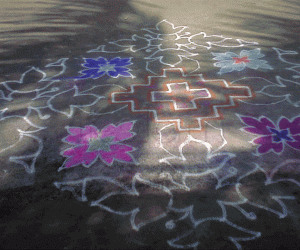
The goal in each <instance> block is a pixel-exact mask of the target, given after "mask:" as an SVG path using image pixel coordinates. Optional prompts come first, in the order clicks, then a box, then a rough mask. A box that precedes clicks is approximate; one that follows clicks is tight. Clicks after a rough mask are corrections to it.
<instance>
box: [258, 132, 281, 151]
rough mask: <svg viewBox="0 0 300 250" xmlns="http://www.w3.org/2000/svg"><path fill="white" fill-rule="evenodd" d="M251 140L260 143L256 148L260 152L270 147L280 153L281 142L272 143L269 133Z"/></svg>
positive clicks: (268, 149)
mask: <svg viewBox="0 0 300 250" xmlns="http://www.w3.org/2000/svg"><path fill="white" fill-rule="evenodd" d="M253 142H254V143H255V144H260V145H261V146H260V147H259V148H258V150H257V151H258V152H259V153H260V154H264V153H267V152H268V151H270V150H272V149H273V150H274V151H275V152H277V153H280V152H281V151H282V150H283V145H282V143H281V142H279V143H274V142H273V136H271V135H269V136H264V137H260V138H257V139H255V140H254V141H253Z"/></svg>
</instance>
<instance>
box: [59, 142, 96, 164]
mask: <svg viewBox="0 0 300 250" xmlns="http://www.w3.org/2000/svg"><path fill="white" fill-rule="evenodd" d="M87 149H88V145H84V146H81V147H76V148H70V149H67V150H66V151H64V152H63V153H62V155H63V156H67V157H69V159H67V160H66V162H65V164H64V165H65V168H71V167H75V166H78V165H80V164H83V165H84V166H88V167H89V166H90V165H92V163H93V162H94V161H95V160H96V158H97V155H98V152H86V151H87Z"/></svg>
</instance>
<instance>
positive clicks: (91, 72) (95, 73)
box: [76, 69, 105, 79]
mask: <svg viewBox="0 0 300 250" xmlns="http://www.w3.org/2000/svg"><path fill="white" fill-rule="evenodd" d="M80 73H81V74H83V76H80V77H77V78H76V79H87V78H93V79H96V78H99V77H101V76H103V75H104V74H105V71H100V72H99V69H87V70H82V71H80Z"/></svg>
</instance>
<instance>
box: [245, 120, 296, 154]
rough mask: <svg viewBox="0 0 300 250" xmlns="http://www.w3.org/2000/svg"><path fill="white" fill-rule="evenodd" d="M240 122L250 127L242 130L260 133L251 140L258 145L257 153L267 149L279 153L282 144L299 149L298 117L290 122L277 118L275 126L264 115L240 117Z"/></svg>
mask: <svg viewBox="0 0 300 250" xmlns="http://www.w3.org/2000/svg"><path fill="white" fill-rule="evenodd" d="M240 119H241V120H242V122H243V123H244V124H246V125H249V126H250V127H245V128H243V130H245V131H247V132H249V133H252V134H257V135H262V136H261V137H258V138H256V139H254V140H253V141H252V142H253V143H255V144H258V145H260V146H259V147H258V149H257V152H258V153H259V154H264V153H267V152H269V151H274V152H275V153H281V152H282V151H283V149H284V145H285V144H287V145H289V146H290V147H292V148H295V149H297V150H300V117H296V118H294V119H293V120H292V122H290V121H289V120H288V119H287V118H285V117H282V118H280V119H279V120H278V123H277V126H276V125H275V124H274V123H273V122H272V121H270V120H269V119H268V118H266V117H261V118H259V119H255V118H252V117H240Z"/></svg>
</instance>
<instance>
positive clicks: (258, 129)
mask: <svg viewBox="0 0 300 250" xmlns="http://www.w3.org/2000/svg"><path fill="white" fill-rule="evenodd" d="M241 119H242V121H243V122H244V123H245V124H247V125H250V126H252V127H253V128H251V127H247V128H244V130H246V131H248V132H250V133H253V134H258V135H270V134H272V132H271V131H270V130H269V129H268V128H267V127H270V128H275V125H274V124H273V123H272V122H271V121H270V120H269V119H267V118H265V117H263V118H261V119H260V121H259V120H257V119H255V118H252V117H241Z"/></svg>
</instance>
